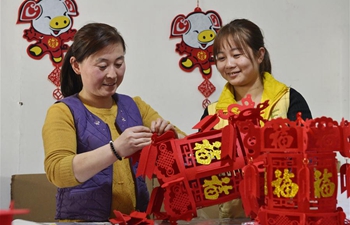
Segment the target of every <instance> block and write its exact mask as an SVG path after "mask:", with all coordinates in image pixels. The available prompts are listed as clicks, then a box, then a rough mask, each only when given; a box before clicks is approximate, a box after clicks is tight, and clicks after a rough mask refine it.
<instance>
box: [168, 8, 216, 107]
mask: <svg viewBox="0 0 350 225" xmlns="http://www.w3.org/2000/svg"><path fill="white" fill-rule="evenodd" d="M221 25H222V22H221V18H220V16H219V14H218V13H217V12H215V11H213V10H209V11H207V12H203V11H202V10H201V8H199V1H197V7H196V8H195V9H194V11H193V12H191V13H189V14H187V15H186V16H185V15H183V14H179V15H177V16H176V17H175V18H174V19H173V21H172V25H171V33H170V38H181V42H180V43H178V44H176V49H175V51H176V52H177V53H179V54H180V55H181V56H182V58H181V59H180V60H179V66H180V68H181V69H182V70H183V71H185V72H192V71H193V70H194V69H195V68H198V69H199V71H200V73H201V74H202V77H203V79H204V81H203V82H202V83H201V84H200V85H199V86H198V90H199V91H200V92H201V93H202V94H203V95H204V97H205V99H204V100H203V102H202V107H203V108H205V107H207V106H208V105H209V104H210V101H209V99H208V97H209V96H210V95H211V94H212V93H213V92H214V91H215V86H214V85H213V84H212V83H211V82H210V81H209V79H210V78H211V75H212V68H211V67H212V65H214V58H213V46H212V45H213V42H214V39H215V36H216V34H217V31H218V30H219V28H220V27H221Z"/></svg>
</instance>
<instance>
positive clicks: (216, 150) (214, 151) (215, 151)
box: [193, 140, 221, 165]
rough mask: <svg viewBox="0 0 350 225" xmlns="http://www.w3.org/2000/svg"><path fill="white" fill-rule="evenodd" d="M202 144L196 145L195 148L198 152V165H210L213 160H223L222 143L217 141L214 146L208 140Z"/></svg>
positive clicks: (196, 155)
mask: <svg viewBox="0 0 350 225" xmlns="http://www.w3.org/2000/svg"><path fill="white" fill-rule="evenodd" d="M202 143H203V144H199V143H195V147H194V148H193V149H194V150H197V151H196V153H195V157H196V161H197V163H199V164H204V165H209V164H210V163H211V160H212V159H213V158H216V159H218V160H220V159H221V150H220V147H221V142H219V141H215V142H214V143H213V144H210V143H209V141H208V140H203V141H202Z"/></svg>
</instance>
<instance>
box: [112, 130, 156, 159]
mask: <svg viewBox="0 0 350 225" xmlns="http://www.w3.org/2000/svg"><path fill="white" fill-rule="evenodd" d="M151 137H152V132H151V130H150V129H149V128H148V127H145V126H135V127H130V128H127V129H126V130H125V131H124V132H123V133H122V134H121V135H120V136H119V137H118V138H117V139H116V140H114V142H113V144H114V147H115V149H116V151H117V153H118V154H119V155H120V156H121V157H127V156H130V155H132V154H134V153H135V152H137V151H139V150H141V149H142V148H143V147H145V146H147V145H150V144H151Z"/></svg>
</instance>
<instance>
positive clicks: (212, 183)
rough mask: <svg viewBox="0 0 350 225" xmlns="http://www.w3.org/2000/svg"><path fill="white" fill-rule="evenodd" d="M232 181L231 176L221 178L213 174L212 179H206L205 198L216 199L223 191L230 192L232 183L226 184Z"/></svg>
mask: <svg viewBox="0 0 350 225" xmlns="http://www.w3.org/2000/svg"><path fill="white" fill-rule="evenodd" d="M229 182H230V178H228V177H223V178H222V179H221V180H219V178H218V177H217V176H215V175H214V176H211V180H204V184H203V187H204V197H205V199H210V200H215V199H218V198H219V195H220V194H221V193H223V192H224V193H225V194H226V195H228V194H229V190H231V189H232V185H224V184H228V183H229Z"/></svg>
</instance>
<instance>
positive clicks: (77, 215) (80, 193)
mask: <svg viewBox="0 0 350 225" xmlns="http://www.w3.org/2000/svg"><path fill="white" fill-rule="evenodd" d="M113 98H114V100H115V101H116V103H117V105H118V114H117V118H116V121H115V122H116V126H117V128H119V129H120V131H121V132H124V130H125V129H126V128H129V127H133V126H137V125H142V124H143V123H142V118H141V115H140V111H139V109H138V107H137V105H136V103H135V102H134V100H133V99H132V98H131V97H129V96H126V95H121V94H114V95H113ZM59 102H64V103H65V104H66V105H67V106H68V107H69V109H70V111H71V113H72V115H73V118H74V124H75V128H76V135H77V154H79V153H83V152H87V151H90V150H91V149H96V148H98V147H100V146H103V145H106V144H108V143H109V141H110V140H111V133H110V130H109V127H108V125H107V124H106V123H104V122H103V121H102V120H101V119H100V118H98V117H97V116H95V115H94V114H92V113H91V112H90V111H89V110H87V108H86V107H85V106H84V105H83V103H82V102H81V101H80V99H79V98H78V97H77V94H76V95H73V96H69V97H67V98H64V99H62V100H60V101H59ZM131 163H132V162H131V161H130V164H131ZM131 165H132V164H131ZM137 166H138V162H137V163H136V164H135V165H134V166H133V176H134V180H135V183H136V187H135V188H136V190H135V193H136V210H138V211H142V212H144V211H146V209H147V205H148V201H149V193H148V190H147V186H146V183H145V180H144V179H143V178H142V177H137V178H135V174H136V170H137ZM112 179H113V165H111V166H109V167H107V168H106V169H104V170H102V171H101V172H99V173H98V174H96V175H95V176H93V177H92V178H90V179H89V180H87V181H86V182H84V183H83V184H80V185H78V186H74V187H69V188H58V189H57V194H56V217H55V219H57V220H60V219H70V220H84V221H94V222H103V221H108V218H109V216H110V213H111V211H112V210H111V205H112Z"/></svg>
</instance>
